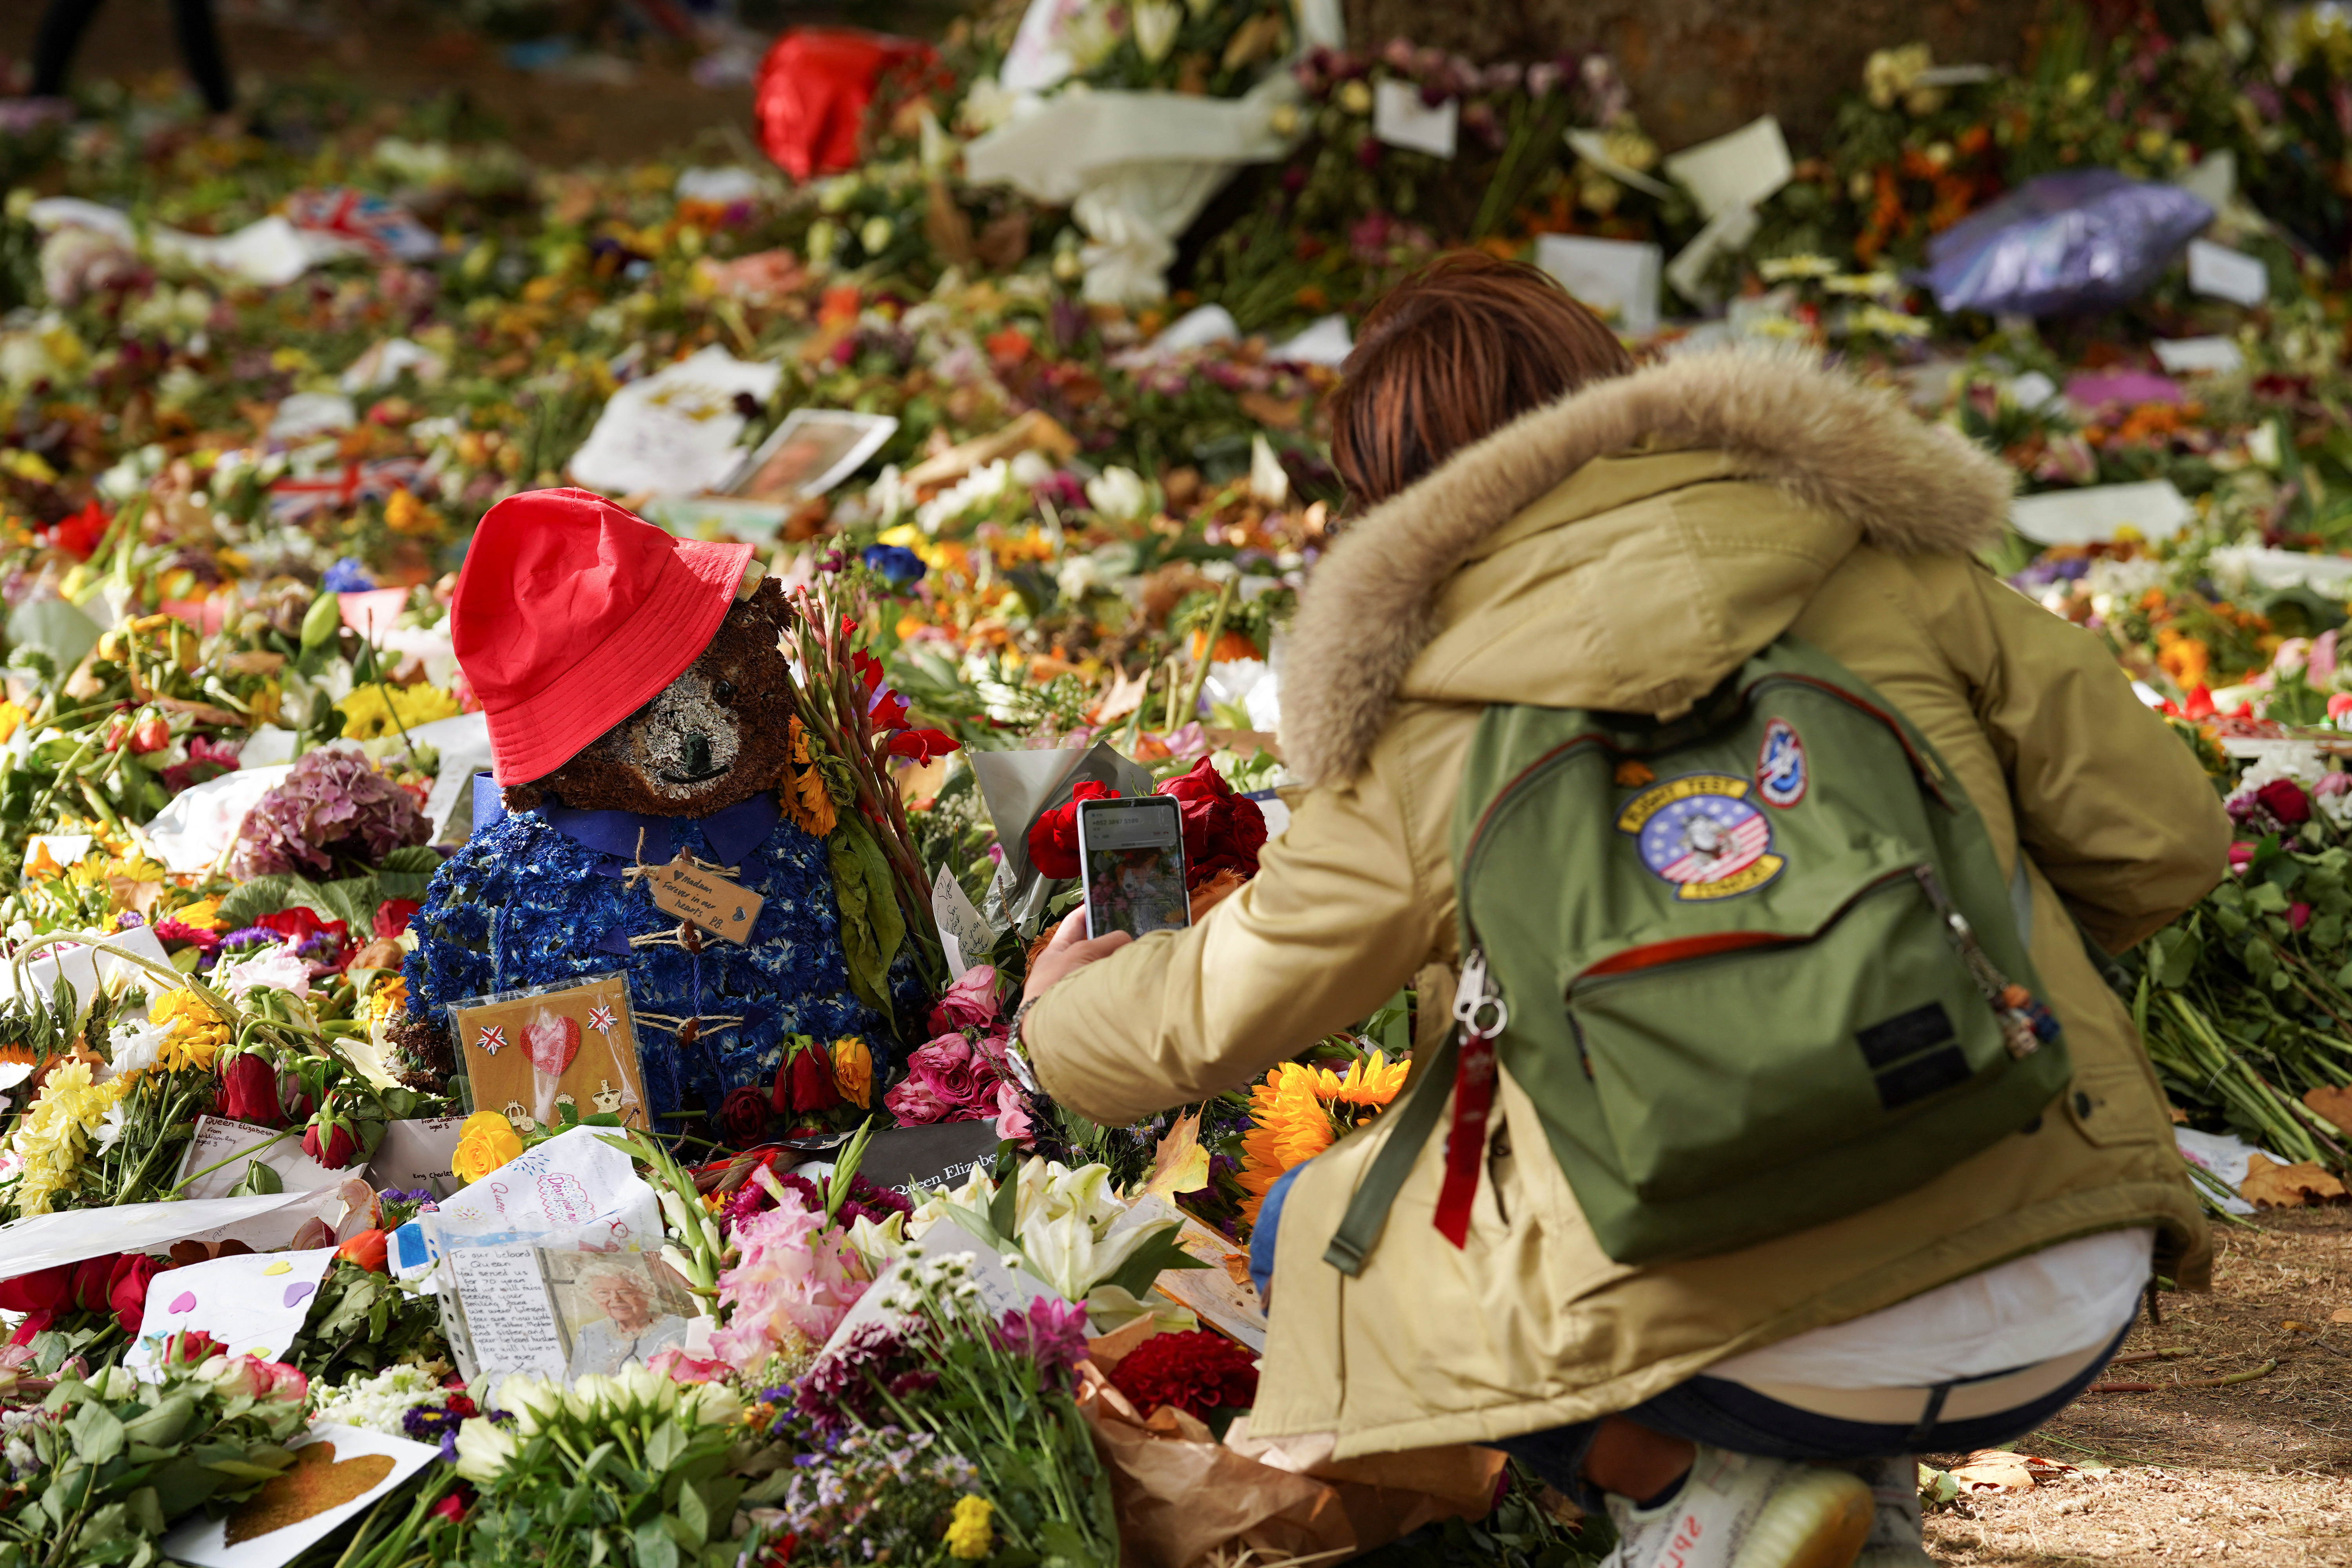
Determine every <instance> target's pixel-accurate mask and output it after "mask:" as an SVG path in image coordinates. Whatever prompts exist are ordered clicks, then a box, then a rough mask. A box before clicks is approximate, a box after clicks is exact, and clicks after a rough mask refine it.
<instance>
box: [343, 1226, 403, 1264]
mask: <svg viewBox="0 0 2352 1568" xmlns="http://www.w3.org/2000/svg"><path fill="white" fill-rule="evenodd" d="M390 1241H391V1238H390V1237H386V1236H385V1235H384V1234H383V1232H382V1231H380V1230H363V1231H362V1232H360V1233H359V1234H358V1235H357V1236H355V1237H352V1238H351V1239H350V1240H349V1241H347V1242H345V1243H343V1244H342V1245H341V1247H337V1248H335V1256H336V1257H337V1258H341V1259H342V1260H343V1261H344V1262H346V1263H356V1264H358V1265H359V1266H360V1267H361V1268H364V1269H366V1270H367V1271H368V1272H369V1273H371V1274H381V1273H383V1271H384V1267H383V1260H384V1255H385V1253H386V1252H387V1251H388V1250H389V1246H390Z"/></svg>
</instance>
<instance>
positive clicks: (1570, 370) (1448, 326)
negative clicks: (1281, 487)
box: [1330, 250, 1633, 507]
mask: <svg viewBox="0 0 2352 1568" xmlns="http://www.w3.org/2000/svg"><path fill="white" fill-rule="evenodd" d="M1632 369H1633V355H1631V354H1629V353H1626V352H1625V345H1624V344H1622V343H1621V342H1618V341H1617V335H1616V334H1615V333H1614V332H1612V331H1610V330H1609V328H1608V325H1607V324H1606V323H1605V322H1603V321H1601V318H1600V317H1598V316H1596V315H1594V314H1593V313H1592V312H1591V310H1588V309H1586V308H1585V307H1584V306H1583V305H1580V304H1579V303H1578V302H1577V301H1576V300H1575V299H1574V298H1573V297H1571V296H1570V294H1569V292H1568V290H1567V289H1563V288H1561V287H1560V286H1559V283H1557V282H1555V281H1554V280H1553V279H1552V278H1551V276H1550V275H1549V273H1546V272H1542V271H1539V270H1538V269H1537V268H1533V267H1530V266H1528V264H1527V263H1525V262H1523V261H1504V260H1501V259H1499V258H1496V257H1493V256H1490V255H1488V254H1487V253H1486V252H1485V251H1481V250H1465V251H1457V252H1455V253H1454V254H1452V255H1449V256H1442V257H1440V258H1437V259H1436V260H1435V261H1433V262H1432V263H1430V265H1429V266H1427V267H1425V268H1422V269H1421V270H1420V271H1419V272H1416V273H1414V274H1413V275H1412V277H1410V278H1408V279H1405V280H1404V281H1403V282H1402V283H1400V284H1398V285H1397V286H1396V287H1395V288H1394V289H1391V290H1390V291H1389V293H1388V296H1387V297H1386V298H1385V299H1383V300H1381V302H1380V303H1379V304H1377V305H1375V306H1373V307H1372V310H1371V313H1370V315H1368V316H1366V317H1365V318H1364V322H1363V326H1362V328H1361V329H1360V331H1359V332H1358V335H1357V339H1356V348H1355V352H1354V353H1350V354H1349V356H1348V363H1346V365H1345V366H1344V367H1342V369H1341V371H1340V382H1339V389H1338V390H1337V391H1336V392H1335V393H1333V394H1332V396H1331V402H1330V413H1331V458H1332V461H1333V463H1334V464H1336V465H1337V466H1338V468H1339V477H1340V479H1343V480H1345V481H1346V483H1347V486H1348V494H1349V501H1350V503H1351V504H1352V505H1353V506H1356V507H1368V506H1373V505H1377V504H1378V503H1380V502H1381V501H1384V500H1388V499H1389V498H1390V497H1391V496H1392V495H1394V494H1396V493H1397V492H1398V491H1399V490H1402V489H1404V488H1405V487H1407V486H1408V485H1410V484H1412V482H1413V481H1414V480H1415V479H1420V478H1421V477H1422V476H1423V474H1426V473H1428V472H1429V471H1430V470H1431V469H1433V468H1436V467H1437V466H1438V465H1439V464H1441V463H1443V462H1444V461H1445V459H1446V458H1450V457H1452V456H1453V455H1454V453H1455V452H1457V451H1459V450H1461V449H1462V448H1463V447H1467V446H1469V445H1471V444H1472V443H1473V442H1475V441H1477V440H1478V439H1480V438H1481V437H1485V436H1487V435H1489V434H1491V433H1493V432H1494V431H1496V430H1498V429H1500V428H1502V427H1503V426H1505V425H1507V424H1509V423H1510V422H1511V421H1512V420H1514V419H1516V418H1517V417H1518V416H1520V415H1522V414H1525V413H1528V411H1529V410H1531V409H1536V408H1540V407H1542V406H1543V405H1545V404H1548V403H1553V402H1557V401H1558V400H1559V399H1560V398H1562V397H1565V396H1567V395H1569V394H1570V393H1571V392H1573V391H1575V390H1576V389H1577V388H1578V387H1580V386H1582V385H1584V384H1586V383H1588V382H1593V381H1600V380H1602V379H1604V378H1606V377H1608V376H1612V375H1623V374H1627V373H1628V372H1630V371H1631V370H1632Z"/></svg>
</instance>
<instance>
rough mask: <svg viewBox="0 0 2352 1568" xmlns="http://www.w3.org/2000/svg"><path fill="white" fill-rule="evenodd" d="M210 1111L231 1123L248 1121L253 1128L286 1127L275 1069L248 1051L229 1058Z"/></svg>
mask: <svg viewBox="0 0 2352 1568" xmlns="http://www.w3.org/2000/svg"><path fill="white" fill-rule="evenodd" d="M213 1110H214V1112H215V1114H217V1115H221V1116H226V1117H227V1118H228V1119H229V1120H230V1121H250V1122H251V1123H253V1124H254V1125H255V1126H256V1127H283V1126H285V1125H286V1113H285V1111H284V1110H281V1109H279V1107H278V1069H277V1068H274V1067H272V1066H270V1065H269V1062H268V1059H267V1058H262V1057H257V1056H255V1055H253V1054H252V1053H251V1052H250V1051H248V1052H247V1053H245V1054H244V1055H242V1056H235V1057H231V1058H229V1059H228V1066H226V1067H225V1068H222V1069H221V1086H220V1093H219V1095H218V1096H217V1097H216V1098H215V1100H214V1101H213Z"/></svg>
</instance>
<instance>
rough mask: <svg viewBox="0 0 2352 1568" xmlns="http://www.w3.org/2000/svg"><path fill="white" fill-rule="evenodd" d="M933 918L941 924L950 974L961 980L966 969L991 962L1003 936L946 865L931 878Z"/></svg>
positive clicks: (941, 935)
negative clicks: (1000, 935) (998, 940)
mask: <svg viewBox="0 0 2352 1568" xmlns="http://www.w3.org/2000/svg"><path fill="white" fill-rule="evenodd" d="M931 915H932V918H933V919H935V920H937V921H939V923H940V946H941V947H942V948H944V949H945V950H946V952H947V956H948V973H950V974H951V975H954V976H955V977H957V978H959V979H961V977H962V975H963V972H964V971H965V970H967V969H970V968H971V966H972V965H974V964H976V963H987V962H988V955H989V954H990V953H991V952H993V951H995V948H996V939H997V936H998V935H999V934H1000V933H999V932H998V931H997V929H996V928H995V927H994V926H992V925H991V924H989V923H988V921H987V919H986V918H985V917H984V916H982V914H981V912H980V911H979V910H976V909H974V908H972V907H971V894H969V893H967V892H965V891H964V890H963V884H962V883H961V882H959V881H957V880H956V879H955V878H953V877H952V876H950V875H949V873H948V868H946V867H945V866H942V867H940V871H939V875H938V876H936V877H934V878H933V879H931Z"/></svg>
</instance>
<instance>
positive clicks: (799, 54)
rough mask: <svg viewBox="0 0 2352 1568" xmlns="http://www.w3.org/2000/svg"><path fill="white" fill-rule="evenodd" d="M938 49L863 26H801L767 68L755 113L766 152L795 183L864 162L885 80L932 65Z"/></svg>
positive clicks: (755, 96) (778, 45)
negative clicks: (898, 69)
mask: <svg viewBox="0 0 2352 1568" xmlns="http://www.w3.org/2000/svg"><path fill="white" fill-rule="evenodd" d="M931 58H933V50H932V48H931V46H930V45H929V44H926V43H923V42H920V41H919V40H918V39H914V38H894V37H889V36H887V34H882V33H868V32H863V31H860V30H859V29H857V28H855V27H794V28H793V29H792V30H791V31H790V32H788V33H786V34H785V35H784V36H783V37H781V38H778V39H777V40H776V42H775V47H772V48H771V49H770V50H769V51H768V55H767V58H765V59H763V60H761V62H760V74H759V77H758V79H757V80H756V81H755V82H754V83H753V84H752V89H751V92H752V100H751V112H752V115H753V118H754V119H755V120H756V121H758V123H759V128H760V145H761V148H762V149H763V150H764V151H765V152H766V153H767V154H768V156H769V157H771V158H773V159H774V160H775V161H776V163H777V164H778V165H779V166H780V167H782V169H783V170H784V172H785V173H787V174H791V175H792V177H793V179H795V180H805V179H807V178H809V177H810V176H811V175H813V174H841V173H844V172H845V171H846V170H850V169H854V168H856V166H857V163H858V146H857V139H858V132H859V130H860V129H861V128H862V127H863V126H864V124H865V121H866V105H867V104H869V103H871V102H873V101H874V86H875V83H877V81H879V80H881V79H882V73H883V72H884V71H886V70H888V69H890V68H893V67H895V66H898V65H901V64H904V63H906V62H908V61H917V62H925V63H928V62H929V60H930V59H931Z"/></svg>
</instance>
